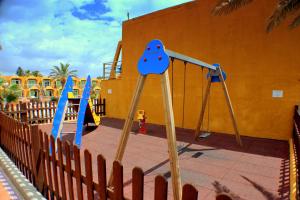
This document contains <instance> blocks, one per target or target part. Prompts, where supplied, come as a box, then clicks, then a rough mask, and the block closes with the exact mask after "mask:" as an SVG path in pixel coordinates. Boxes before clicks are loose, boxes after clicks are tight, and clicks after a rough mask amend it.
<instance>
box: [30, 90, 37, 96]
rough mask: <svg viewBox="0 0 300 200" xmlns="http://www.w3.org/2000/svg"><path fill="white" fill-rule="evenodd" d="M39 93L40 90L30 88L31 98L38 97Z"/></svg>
mask: <svg viewBox="0 0 300 200" xmlns="http://www.w3.org/2000/svg"><path fill="white" fill-rule="evenodd" d="M38 95H39V92H38V91H37V90H30V97H31V98H37V97H38Z"/></svg>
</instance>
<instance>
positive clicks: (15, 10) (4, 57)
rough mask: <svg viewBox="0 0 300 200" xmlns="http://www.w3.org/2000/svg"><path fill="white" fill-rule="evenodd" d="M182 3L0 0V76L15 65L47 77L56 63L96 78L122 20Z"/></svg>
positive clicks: (172, 0)
mask: <svg viewBox="0 0 300 200" xmlns="http://www.w3.org/2000/svg"><path fill="white" fill-rule="evenodd" d="M184 2H187V0H163V1H162V0H0V44H1V45H2V48H3V49H2V51H0V72H1V73H2V74H5V75H9V74H14V73H15V71H16V69H17V67H18V66H22V67H23V68H24V69H30V70H39V71H41V72H42V73H43V74H45V75H48V74H49V71H50V68H51V67H52V66H54V65H58V64H59V63H60V62H63V63H70V64H71V66H72V68H74V69H77V70H78V71H79V75H80V76H86V75H87V74H90V75H92V76H93V77H96V76H99V75H101V72H102V63H104V62H109V61H112V59H113V56H114V52H115V48H116V46H117V43H118V41H119V40H120V39H121V31H122V27H121V24H122V21H124V20H126V19H127V12H129V13H130V18H133V17H137V16H141V15H144V14H147V13H149V12H153V11H156V10H160V9H164V8H167V7H170V6H174V5H178V4H181V3H184Z"/></svg>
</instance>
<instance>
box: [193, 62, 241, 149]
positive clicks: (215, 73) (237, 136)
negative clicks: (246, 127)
mask: <svg viewBox="0 0 300 200" xmlns="http://www.w3.org/2000/svg"><path fill="white" fill-rule="evenodd" d="M213 76H218V77H219V80H220V82H221V84H222V88H223V91H224V95H225V98H226V103H227V106H228V109H229V113H230V117H231V120H232V124H233V128H234V131H235V139H236V142H237V143H238V144H239V145H240V146H242V140H241V137H240V133H239V129H238V126H237V123H236V119H235V115H234V110H233V106H232V103H231V100H230V96H229V93H228V89H227V86H226V83H225V80H224V77H223V73H222V70H221V67H220V66H219V67H217V68H216V70H215V71H212V70H210V76H209V78H208V81H207V86H206V90H205V95H204V99H203V102H202V108H201V112H200V117H199V120H198V123H197V128H196V131H195V139H198V137H199V135H200V133H201V132H200V129H201V127H202V124H203V120H204V113H205V109H206V105H207V101H208V97H209V94H210V88H211V83H212V77H213Z"/></svg>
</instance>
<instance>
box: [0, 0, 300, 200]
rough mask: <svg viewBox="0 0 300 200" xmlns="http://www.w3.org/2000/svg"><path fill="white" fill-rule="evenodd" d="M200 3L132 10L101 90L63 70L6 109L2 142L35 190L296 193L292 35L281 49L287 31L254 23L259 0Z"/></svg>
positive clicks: (155, 195) (55, 193)
mask: <svg viewBox="0 0 300 200" xmlns="http://www.w3.org/2000/svg"><path fill="white" fill-rule="evenodd" d="M199 2H200V1H192V2H189V3H187V4H183V5H179V6H176V7H174V8H169V9H165V10H162V11H158V12H155V13H151V14H148V15H145V16H142V17H139V18H136V19H132V20H129V18H128V21H125V22H124V23H123V25H122V28H123V30H122V31H123V32H122V40H121V41H119V43H118V45H117V50H116V52H115V57H114V60H113V62H112V63H111V68H110V70H111V71H110V72H107V71H106V72H105V65H104V67H103V70H104V72H103V74H104V76H105V74H109V77H108V78H107V79H105V77H104V79H105V80H103V81H101V92H100V94H99V95H101V97H100V98H99V99H93V98H92V95H91V94H92V80H91V77H90V75H88V76H87V79H86V82H85V85H84V89H83V93H82V95H81V96H78V95H75V94H74V90H73V89H74V81H73V79H72V76H70V75H69V76H67V77H65V79H66V82H65V83H64V86H63V87H62V91H61V95H60V97H59V99H58V102H57V104H55V105H54V104H50V103H49V104H44V105H45V108H39V107H36V108H30V109H26V104H22V105H19V106H17V109H16V108H14V107H13V106H12V108H11V109H10V110H8V109H6V108H3V109H4V110H3V112H0V121H1V123H0V133H1V134H0V144H1V148H3V151H4V152H5V153H6V154H7V156H8V157H10V158H11V159H12V161H13V162H14V163H15V164H16V166H17V167H18V169H19V170H20V171H21V172H22V174H24V176H26V178H27V179H28V180H29V182H30V183H32V185H33V186H34V188H35V189H36V190H38V191H39V192H40V193H41V194H39V195H43V196H44V197H45V198H47V199H77V198H78V199H80V200H82V199H89V200H92V199H114V200H124V199H125V200H129V199H132V200H143V199H155V200H166V199H174V200H197V199H200V200H215V199H216V200H235V199H243V200H244V199H247V200H248V199H249V200H265V199H268V200H269V199H270V200H271V199H282V200H288V199H292V200H294V199H297V198H298V196H299V181H300V176H299V169H297V167H298V168H299V167H300V166H299V148H300V141H299V140H300V111H299V109H298V107H297V106H295V105H296V104H298V100H299V92H296V91H299V89H298V88H299V83H298V82H299V81H300V79H299V77H298V75H299V66H298V63H299V62H298V63H297V62H294V60H295V59H298V58H299V56H297V52H299V51H297V49H298V46H297V45H296V44H297V41H299V39H298V38H299V37H298V35H296V34H295V33H292V34H291V36H292V37H291V39H293V40H295V41H296V42H293V43H290V41H289V42H286V43H284V42H282V43H283V45H284V48H282V47H280V48H278V41H282V38H287V37H282V35H283V36H284V34H286V33H285V32H284V31H282V30H281V32H279V33H278V34H277V35H276V34H273V35H268V39H265V37H266V34H265V32H263V31H257V25H258V23H262V21H263V20H261V19H260V20H258V18H261V17H262V16H260V15H259V16H256V15H254V14H255V13H259V12H260V11H261V12H262V13H264V15H266V12H264V11H265V10H266V9H267V8H265V7H264V6H263V4H262V5H261V7H259V8H258V11H256V10H255V12H252V11H251V12H250V11H249V12H248V13H254V14H253V15H249V16H248V15H247V16H244V17H239V15H237V16H238V17H235V18H236V19H240V18H242V19H244V18H245V20H244V21H240V20H236V22H235V25H232V24H230V22H228V21H226V20H224V21H223V22H220V21H218V20H215V18H208V17H203V16H202V14H205V13H206V14H207V13H208V12H210V11H208V6H207V5H210V4H211V3H209V2H208V1H207V2H206V3H205V4H201V3H199ZM207 15H208V14H207ZM233 21H234V20H233ZM247 21H249V22H250V21H253V23H252V24H251V23H249V25H248V26H246V27H244V24H245V22H247ZM199 24H201V25H199ZM259 25H261V24H259ZM203 27H205V28H207V27H209V29H208V31H206V29H204V28H203ZM241 27H243V28H241ZM177 29H178V30H177ZM137 30H139V31H137ZM141 32H143V34H141ZM245 33H247V34H248V35H251V37H253V38H250V39H248V38H246V37H245ZM231 37H233V38H231ZM228 38H229V39H228ZM236 38H238V39H236ZM291 39H290V40H291ZM253 41H255V42H253ZM253 43H254V44H253ZM276 44H277V46H272V45H276ZM282 49H284V52H283V51H282ZM133 50H134V51H133ZM121 52H122V53H121ZM262 55H263V56H262ZM120 57H122V61H121V60H120ZM278 63H284V64H285V65H286V66H289V70H286V69H285V68H284V67H281V66H280V67H278ZM120 66H121V67H120ZM122 67H124V68H122ZM296 83H298V84H296ZM102 99H103V103H102ZM98 100H99V101H98ZM97 102H100V103H97ZM106 102H107V103H106ZM37 105H42V104H40V103H38V104H37ZM46 105H47V106H46ZM32 107H35V106H32ZM27 108H28V107H27ZM1 109H2V106H1ZM5 109H6V111H5ZM49 109H50V110H49ZM28 110H29V111H28ZM29 122H31V123H29ZM0 164H1V163H0ZM20 174H21V173H20Z"/></svg>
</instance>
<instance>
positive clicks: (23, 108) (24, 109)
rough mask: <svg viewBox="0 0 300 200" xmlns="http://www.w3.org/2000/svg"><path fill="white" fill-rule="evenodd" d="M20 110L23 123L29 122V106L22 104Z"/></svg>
mask: <svg viewBox="0 0 300 200" xmlns="http://www.w3.org/2000/svg"><path fill="white" fill-rule="evenodd" d="M20 110H21V122H27V104H26V103H21V105H20Z"/></svg>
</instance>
